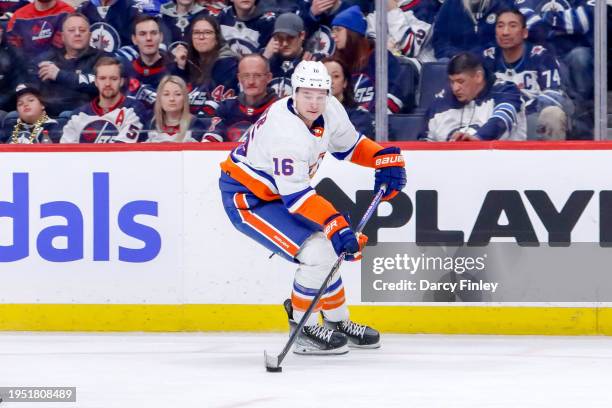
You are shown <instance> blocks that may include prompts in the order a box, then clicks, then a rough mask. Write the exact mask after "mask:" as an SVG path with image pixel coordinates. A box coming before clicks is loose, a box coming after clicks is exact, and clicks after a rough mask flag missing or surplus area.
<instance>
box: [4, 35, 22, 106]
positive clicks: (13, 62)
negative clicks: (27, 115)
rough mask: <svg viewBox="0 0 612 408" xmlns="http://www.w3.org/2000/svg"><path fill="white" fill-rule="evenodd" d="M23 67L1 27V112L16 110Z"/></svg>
mask: <svg viewBox="0 0 612 408" xmlns="http://www.w3.org/2000/svg"><path fill="white" fill-rule="evenodd" d="M22 67H23V62H22V61H21V59H20V58H19V56H18V55H17V52H15V49H14V48H13V47H12V46H10V45H9V44H8V43H7V41H6V36H5V35H4V29H3V28H2V27H1V26H0V110H3V111H5V112H10V111H12V110H13V109H14V108H15V87H16V86H17V84H19V83H21V82H22V73H23V72H22Z"/></svg>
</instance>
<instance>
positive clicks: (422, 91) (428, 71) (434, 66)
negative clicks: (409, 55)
mask: <svg viewBox="0 0 612 408" xmlns="http://www.w3.org/2000/svg"><path fill="white" fill-rule="evenodd" d="M446 66H447V63H446V62H426V63H424V64H423V68H422V69H421V82H420V85H419V108H418V111H419V112H425V111H426V110H427V108H429V105H431V102H432V101H433V99H434V95H435V94H436V93H437V92H440V90H441V89H443V88H444V87H445V86H446V85H447V84H448V76H447V75H446Z"/></svg>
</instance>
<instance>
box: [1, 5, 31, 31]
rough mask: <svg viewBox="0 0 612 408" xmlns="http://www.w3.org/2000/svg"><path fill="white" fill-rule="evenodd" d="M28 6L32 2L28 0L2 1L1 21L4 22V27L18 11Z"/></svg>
mask: <svg viewBox="0 0 612 408" xmlns="http://www.w3.org/2000/svg"><path fill="white" fill-rule="evenodd" d="M28 4H30V2H29V1H27V0H0V21H2V25H3V26H4V24H5V22H6V21H8V20H10V19H11V17H12V16H13V13H14V12H15V11H16V10H18V9H20V8H22V7H23V6H27V5H28Z"/></svg>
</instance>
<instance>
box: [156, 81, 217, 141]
mask: <svg viewBox="0 0 612 408" xmlns="http://www.w3.org/2000/svg"><path fill="white" fill-rule="evenodd" d="M153 109H154V116H153V120H152V121H151V125H150V126H149V129H152V130H150V131H149V139H148V140H147V142H158V143H159V142H175V143H181V142H200V141H202V136H203V135H204V133H205V132H206V131H207V130H208V127H209V126H208V123H207V122H208V121H209V119H200V118H196V117H195V116H193V115H192V114H191V113H190V112H189V95H188V93H187V85H186V84H185V81H183V80H182V79H181V78H179V77H178V76H175V75H169V76H166V77H164V78H163V79H162V80H161V81H160V83H159V86H158V87H157V99H156V101H155V107H154V108H153Z"/></svg>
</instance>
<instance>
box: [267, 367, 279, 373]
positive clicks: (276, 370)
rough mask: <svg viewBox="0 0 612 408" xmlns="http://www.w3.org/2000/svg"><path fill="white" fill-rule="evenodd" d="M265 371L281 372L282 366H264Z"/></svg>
mask: <svg viewBox="0 0 612 408" xmlns="http://www.w3.org/2000/svg"><path fill="white" fill-rule="evenodd" d="M266 371H267V372H269V373H282V372H283V367H281V366H278V367H269V366H266Z"/></svg>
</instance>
